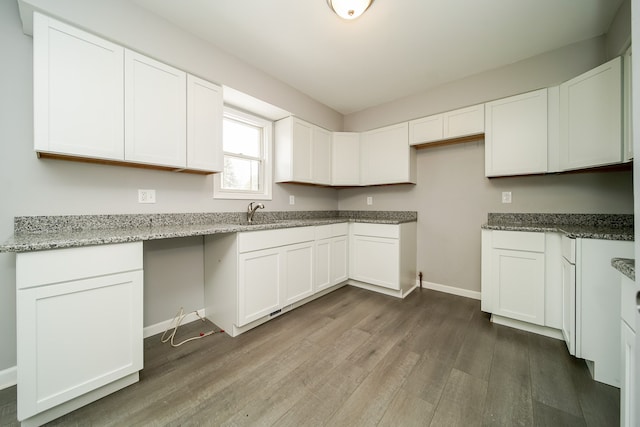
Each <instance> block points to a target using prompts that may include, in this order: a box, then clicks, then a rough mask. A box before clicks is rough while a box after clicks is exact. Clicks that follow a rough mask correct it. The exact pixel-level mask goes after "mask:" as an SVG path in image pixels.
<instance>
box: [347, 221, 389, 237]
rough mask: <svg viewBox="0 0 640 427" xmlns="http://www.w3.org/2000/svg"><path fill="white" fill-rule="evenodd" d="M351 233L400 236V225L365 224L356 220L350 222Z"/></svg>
mask: <svg viewBox="0 0 640 427" xmlns="http://www.w3.org/2000/svg"><path fill="white" fill-rule="evenodd" d="M351 226H352V231H353V234H358V235H361V236H373V237H387V238H390V239H399V238H400V226H398V225H395V224H366V223H361V222H356V223H353V224H351Z"/></svg>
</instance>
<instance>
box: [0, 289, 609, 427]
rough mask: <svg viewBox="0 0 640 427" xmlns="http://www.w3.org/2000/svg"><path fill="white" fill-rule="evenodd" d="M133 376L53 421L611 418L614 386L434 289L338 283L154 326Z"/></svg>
mask: <svg viewBox="0 0 640 427" xmlns="http://www.w3.org/2000/svg"><path fill="white" fill-rule="evenodd" d="M210 326H211V325H204V324H202V323H200V322H194V323H191V324H189V325H185V326H184V327H182V328H181V329H180V331H179V334H178V336H177V337H176V338H177V339H180V338H181V336H182V337H187V336H191V335H193V334H194V333H197V332H199V331H206V330H208V328H209V327H210ZM140 376H141V380H140V382H139V383H137V384H134V385H132V386H130V387H127V388H126V389H124V390H121V391H119V392H117V393H114V394H112V395H110V396H107V397H105V398H103V399H101V400H99V401H97V402H94V403H93V404H90V405H88V406H86V407H83V408H81V409H79V410H77V411H75V412H73V413H71V414H68V415H66V416H64V417H62V418H59V419H58V420H55V421H54V422H52V423H50V425H65V426H67V425H71V426H74V425H77V426H80V425H83V426H84V425H95V426H103V425H104V426H123V425H127V426H132V425H158V426H160V425H162V426H165V425H166V426H178V425H194V426H200V425H206V426H219V425H220V426H222V425H225V426H226V425H228V426H245V425H247V426H254V425H258V426H270V425H277V426H322V425H328V426H376V425H377V426H414V425H415V426H481V425H483V426H574V425H575V426H616V425H619V409H620V407H619V390H618V389H616V388H613V387H609V386H607V385H604V384H601V383H597V382H595V381H593V380H591V378H590V376H589V373H588V370H587V368H586V365H585V363H584V361H582V360H579V359H575V358H573V357H571V356H570V355H569V354H568V353H567V350H566V347H565V345H564V343H563V342H562V341H558V340H554V339H550V338H545V337H541V336H538V335H534V334H529V333H526V332H522V331H519V330H515V329H510V328H507V327H503V326H499V325H494V324H492V323H490V322H489V318H488V316H487V315H486V314H484V313H482V312H481V311H480V302H479V301H476V300H471V299H467V298H462V297H457V296H453V295H448V294H444V293H440V292H435V291H430V290H422V291H418V290H417V291H415V292H413V293H412V294H411V295H409V296H408V297H407V298H406V299H405V300H398V299H395V298H392V297H387V296H383V295H379V294H376V293H373V292H369V291H365V290H362V289H358V288H354V287H350V286H346V287H343V288H341V289H339V290H337V291H335V292H332V293H331V294H329V295H326V296H324V297H322V298H320V299H318V300H315V301H313V302H311V303H309V304H307V305H305V306H303V307H300V308H298V309H296V310H294V311H292V312H289V313H286V314H284V315H282V316H280V317H278V318H277V319H274V320H272V321H271V322H269V323H267V324H265V325H262V326H260V327H258V328H256V329H253V330H251V331H249V332H247V333H245V334H242V335H241V336H239V337H236V338H231V337H229V336H227V335H226V334H215V335H213V336H210V337H207V338H204V339H201V340H197V341H194V342H190V343H187V344H185V345H183V346H181V347H178V348H171V347H170V346H169V345H168V344H161V343H160V339H159V336H154V337H150V338H148V339H146V340H145V368H144V370H143V371H142V372H141V374H140ZM15 399H16V388H15V387H11V388H8V389H5V390H2V391H0V425H2V426H12V425H18V423H17V421H16V413H15V411H16V403H15V402H16V401H15Z"/></svg>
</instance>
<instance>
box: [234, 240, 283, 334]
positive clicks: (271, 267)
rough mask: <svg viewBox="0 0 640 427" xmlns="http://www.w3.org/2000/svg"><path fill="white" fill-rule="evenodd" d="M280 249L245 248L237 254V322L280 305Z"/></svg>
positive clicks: (252, 319) (268, 311)
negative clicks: (255, 249) (246, 250)
mask: <svg viewBox="0 0 640 427" xmlns="http://www.w3.org/2000/svg"><path fill="white" fill-rule="evenodd" d="M282 257H283V252H282V250H280V249H279V248H272V249H264V250H261V251H255V252H247V253H243V254H240V255H239V258H238V264H239V266H238V323H237V326H243V325H246V324H247V323H250V322H252V321H254V320H257V319H259V318H261V317H263V316H266V315H268V314H271V313H273V312H274V311H277V310H279V309H280V308H281V301H282V292H283V289H282V286H281V284H282V283H283V277H282V274H283V272H282V267H283V265H284V262H283V259H282Z"/></svg>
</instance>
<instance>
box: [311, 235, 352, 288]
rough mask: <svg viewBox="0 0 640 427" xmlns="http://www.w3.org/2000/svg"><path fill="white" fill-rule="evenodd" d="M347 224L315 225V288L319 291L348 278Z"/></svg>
mask: <svg viewBox="0 0 640 427" xmlns="http://www.w3.org/2000/svg"><path fill="white" fill-rule="evenodd" d="M348 234H349V224H347V223H341V224H328V225H321V226H318V227H316V247H315V251H316V254H315V256H316V258H315V290H316V292H317V291H321V290H323V289H327V288H330V287H331V286H334V285H337V284H339V283H341V282H344V281H345V280H347V279H348V278H349V264H348V262H349V261H348V260H349V236H348Z"/></svg>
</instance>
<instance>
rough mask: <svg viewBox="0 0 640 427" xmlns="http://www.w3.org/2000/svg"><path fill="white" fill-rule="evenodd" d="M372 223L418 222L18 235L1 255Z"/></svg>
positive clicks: (301, 223) (305, 222) (289, 222)
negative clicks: (260, 231) (224, 234)
mask: <svg viewBox="0 0 640 427" xmlns="http://www.w3.org/2000/svg"><path fill="white" fill-rule="evenodd" d="M345 222H346V223H352V222H358V223H369V224H391V225H394V224H395V225H398V224H404V223H409V222H417V219H367V218H340V217H338V218H326V219H292V220H280V221H274V222H269V223H254V224H250V225H249V224H232V223H229V224H208V225H206V224H204V225H203V224H197V225H176V226H162V227H136V228H129V229H118V230H113V229H105V230H86V231H84V232H62V233H55V234H51V235H47V234H28V233H26V234H21V235H14V236H12V237H11V238H10V239H8V240H7V241H6V242H5V243H4V244H1V245H0V253H2V252H5V253H11V252H14V253H20V252H32V251H41V250H50V249H64V248H72V247H82V246H94V245H106V244H117V243H129V242H139V241H149V240H159V239H170V238H180V237H195V236H206V235H212V234H220V233H239V232H250V231H259V230H277V229H282V228H296V227H309V226H319V225H327V224H338V223H345Z"/></svg>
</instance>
